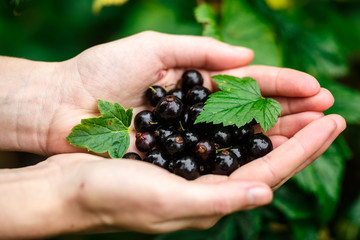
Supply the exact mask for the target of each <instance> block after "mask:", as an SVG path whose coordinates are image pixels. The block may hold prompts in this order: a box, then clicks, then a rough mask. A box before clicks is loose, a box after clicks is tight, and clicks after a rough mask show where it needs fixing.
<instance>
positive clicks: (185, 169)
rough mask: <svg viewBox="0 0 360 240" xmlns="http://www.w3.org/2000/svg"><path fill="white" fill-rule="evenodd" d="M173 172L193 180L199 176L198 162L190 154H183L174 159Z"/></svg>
mask: <svg viewBox="0 0 360 240" xmlns="http://www.w3.org/2000/svg"><path fill="white" fill-rule="evenodd" d="M173 172H174V173H175V174H176V175H178V176H181V177H183V178H186V179H188V180H194V179H196V178H198V177H200V168H199V164H198V163H197V160H196V158H195V157H194V156H192V155H185V156H182V157H179V158H177V159H176V160H175V161H174V166H173Z"/></svg>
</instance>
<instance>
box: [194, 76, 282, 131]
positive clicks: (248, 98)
mask: <svg viewBox="0 0 360 240" xmlns="http://www.w3.org/2000/svg"><path fill="white" fill-rule="evenodd" d="M212 78H213V79H214V80H215V82H216V83H217V84H218V87H219V88H220V89H221V91H218V92H215V93H213V94H211V95H210V96H209V99H208V100H207V101H206V102H205V106H204V110H203V111H202V112H200V114H199V116H198V117H197V119H196V121H195V123H199V122H207V123H209V122H213V123H214V124H220V123H222V124H223V125H224V126H228V125H233V124H235V125H236V126H238V127H241V126H243V125H245V124H246V123H249V122H251V121H252V120H253V119H255V120H256V122H258V123H259V124H260V125H261V127H262V128H263V129H264V131H267V130H269V129H270V128H271V127H272V126H274V124H275V122H276V121H277V118H278V116H279V115H280V113H281V106H280V103H279V102H277V101H275V100H274V99H271V98H264V97H262V96H261V93H260V89H259V86H258V85H257V82H256V80H254V79H252V78H250V77H245V78H237V77H234V76H228V75H216V76H213V77H212Z"/></svg>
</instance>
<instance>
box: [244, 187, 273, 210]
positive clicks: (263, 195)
mask: <svg viewBox="0 0 360 240" xmlns="http://www.w3.org/2000/svg"><path fill="white" fill-rule="evenodd" d="M247 194H248V200H249V204H250V205H255V206H256V205H263V204H266V203H269V202H270V201H271V199H272V191H271V190H270V189H269V188H265V187H254V188H250V189H249V191H248V193H247Z"/></svg>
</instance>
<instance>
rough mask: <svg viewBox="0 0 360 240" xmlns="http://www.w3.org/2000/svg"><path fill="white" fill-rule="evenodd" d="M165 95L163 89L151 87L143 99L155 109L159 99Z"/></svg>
mask: <svg viewBox="0 0 360 240" xmlns="http://www.w3.org/2000/svg"><path fill="white" fill-rule="evenodd" d="M165 95H166V91H165V89H164V88H162V87H160V86H156V85H154V86H151V87H149V88H148V89H147V90H146V92H145V97H146V99H147V100H148V101H149V103H150V105H151V106H153V107H155V106H156V104H157V103H158V102H159V100H160V99H161V98H163V97H164V96H165Z"/></svg>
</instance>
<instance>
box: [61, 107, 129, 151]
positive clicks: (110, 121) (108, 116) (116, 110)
mask: <svg viewBox="0 0 360 240" xmlns="http://www.w3.org/2000/svg"><path fill="white" fill-rule="evenodd" d="M98 107H99V111H100V113H101V114H102V115H101V116H100V117H95V118H87V119H82V120H81V123H80V124H78V125H76V126H75V127H73V129H72V130H71V133H70V134H69V136H68V137H67V138H66V140H67V141H69V142H70V143H71V144H72V145H74V146H76V147H81V148H87V149H88V150H89V151H93V152H95V153H105V152H108V153H109V156H110V157H111V158H121V157H122V156H123V155H124V153H125V152H126V150H127V149H128V147H129V145H130V135H129V131H130V130H129V128H128V127H129V126H130V124H131V120H132V108H129V109H128V110H125V109H124V108H123V107H122V106H121V105H120V104H118V103H110V102H106V101H102V100H98Z"/></svg>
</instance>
